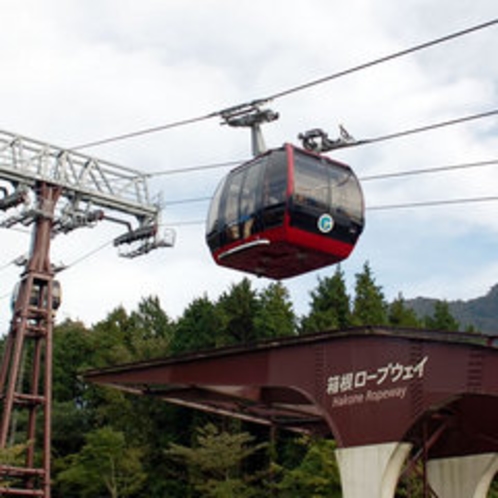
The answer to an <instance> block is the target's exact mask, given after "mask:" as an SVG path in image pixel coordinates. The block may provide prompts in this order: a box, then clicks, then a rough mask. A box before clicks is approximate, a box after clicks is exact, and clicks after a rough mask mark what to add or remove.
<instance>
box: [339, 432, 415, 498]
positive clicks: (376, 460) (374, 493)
mask: <svg viewBox="0 0 498 498" xmlns="http://www.w3.org/2000/svg"><path fill="white" fill-rule="evenodd" d="M411 448H412V445H411V444H409V443H400V442H394V443H385V444H375V445H369V446H355V447H352V448H340V449H337V450H336V455H337V461H338V463H339V471H340V474H341V484H342V492H343V498H365V497H366V496H368V497H369V498H393V497H394V492H395V490H396V484H397V482H398V479H399V476H400V473H401V469H402V466H403V463H404V461H405V460H406V458H407V456H408V454H409V453H410V450H411Z"/></svg>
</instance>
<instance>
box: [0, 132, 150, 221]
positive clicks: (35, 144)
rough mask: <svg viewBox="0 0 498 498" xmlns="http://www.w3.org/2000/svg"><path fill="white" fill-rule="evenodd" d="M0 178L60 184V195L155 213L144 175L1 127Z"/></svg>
mask: <svg viewBox="0 0 498 498" xmlns="http://www.w3.org/2000/svg"><path fill="white" fill-rule="evenodd" d="M0 179H3V180H7V181H10V182H12V183H14V184H18V183H20V184H26V185H29V186H33V185H34V184H35V183H36V182H39V181H43V182H47V183H50V184H52V185H58V186H60V187H62V196H63V197H66V198H69V199H74V198H78V199H79V200H81V201H83V202H91V203H92V204H93V205H97V206H100V207H104V208H111V209H114V210H117V211H121V212H125V213H127V214H132V215H135V216H137V217H145V218H149V217H155V216H156V215H157V212H158V208H157V207H156V206H154V205H153V204H152V202H151V201H150V199H149V192H148V188H147V183H146V175H144V174H143V173H141V172H139V171H136V170H133V169H130V168H125V167H123V166H118V165H116V164H113V163H110V162H107V161H102V160H100V159H96V158H94V157H91V156H87V155H85V154H81V153H80V152H75V151H72V150H69V149H63V148H60V147H56V146H54V145H49V144H46V143H43V142H41V141H37V140H33V139H31V138H26V137H23V136H21V135H17V134H13V133H9V132H6V131H1V130H0Z"/></svg>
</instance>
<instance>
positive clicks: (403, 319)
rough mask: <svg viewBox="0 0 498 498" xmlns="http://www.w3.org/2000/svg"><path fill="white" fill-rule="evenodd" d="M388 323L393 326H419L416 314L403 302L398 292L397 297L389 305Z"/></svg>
mask: <svg viewBox="0 0 498 498" xmlns="http://www.w3.org/2000/svg"><path fill="white" fill-rule="evenodd" d="M388 318H389V325H393V326H394V327H413V328H418V327H420V326H421V324H420V320H419V319H418V318H417V314H416V313H415V311H413V310H412V309H411V308H408V307H407V306H406V304H405V299H404V298H403V295H402V294H401V293H400V294H398V297H397V298H396V299H395V300H394V301H393V302H392V303H391V304H390V305H389V315H388Z"/></svg>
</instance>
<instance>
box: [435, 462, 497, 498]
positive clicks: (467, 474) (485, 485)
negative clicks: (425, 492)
mask: <svg viewBox="0 0 498 498" xmlns="http://www.w3.org/2000/svg"><path fill="white" fill-rule="evenodd" d="M427 472H428V478H429V482H430V484H431V487H432V489H434V491H435V492H436V493H437V495H438V497H439V498H486V496H487V493H488V490H489V487H490V486H491V482H492V481H493V477H494V475H495V474H496V472H498V454H497V453H486V454H482V455H469V456H465V457H454V458H439V459H434V460H430V461H429V462H428V463H427Z"/></svg>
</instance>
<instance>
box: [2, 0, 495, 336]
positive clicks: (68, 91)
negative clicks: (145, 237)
mask: <svg viewBox="0 0 498 498" xmlns="http://www.w3.org/2000/svg"><path fill="white" fill-rule="evenodd" d="M497 14H498V8H497V6H496V0H458V1H455V0H430V1H429V0H404V1H403V2H400V1H398V0H350V1H348V2H337V1H335V2H333V1H330V0H307V1H306V2H302V1H301V2H297V1H294V0H140V1H138V0H135V1H130V0H98V1H97V0H86V1H84V2H83V1H74V0H64V1H63V0H44V1H43V2H40V1H37V0H25V1H24V2H19V1H15V0H3V2H2V29H1V30H0V63H1V69H2V70H1V75H2V77H1V83H0V90H1V91H0V104H1V106H0V108H1V114H0V128H1V129H3V130H6V131H9V132H14V133H19V134H21V135H24V136H27V137H32V138H35V139H39V140H43V141H46V142H48V143H52V144H55V145H58V146H61V147H64V148H71V147H75V146H78V145H81V144H86V143H88V142H92V141H95V140H100V139H105V138H107V137H111V136H115V135H120V134H123V133H128V132H134V131H137V130H141V129H146V128H149V127H155V126H159V125H163V124H167V123H171V122H175V121H178V120H183V119H188V118H193V117H198V116H203V115H205V114H207V113H211V112H213V111H218V110H221V109H223V108H226V107H229V106H232V105H235V104H239V103H243V102H247V101H251V100H254V99H258V98H263V97H266V96H268V95H273V94H275V93H279V92H281V91H284V90H287V89H289V88H293V87H295V86H296V85H299V84H301V83H306V82H309V81H313V80H315V79H317V78H321V77H323V76H327V75H331V74H334V73H336V72H339V71H342V70H344V69H348V68H350V67H354V66H356V65H359V64H363V63H365V62H369V61H371V60H374V59H377V58H379V57H382V56H385V55H388V54H391V53H394V52H397V51H399V50H403V49H405V48H408V47H411V46H414V45H417V44H419V43H423V42H426V41H430V40H432V39H435V38H439V37H441V36H444V35H446V34H449V33H452V32H455V31H459V30H462V29H465V28H467V27H470V26H473V25H477V24H480V23H483V22H486V21H490V20H492V19H494V18H496V17H498V15H497ZM497 49H498V27H497V26H494V27H491V28H488V29H486V30H482V31H479V32H476V33H473V34H470V35H468V36H465V37H461V38H458V39H456V40H453V41H451V42H448V43H445V44H441V45H438V46H435V47H433V48H431V49H428V50H425V51H423V52H418V53H416V54H412V55H410V56H407V57H404V58H400V59H397V60H394V61H391V62H388V63H385V64H381V65H378V66H376V67H373V68H370V69H365V70H363V71H358V72H356V73H354V74H351V75H349V76H345V77H342V78H338V79H335V80H333V81H329V82H327V83H324V84H321V85H317V86H314V87H313V88H309V89H307V90H303V91H301V92H296V93H293V94H291V95H287V96H285V97H282V98H280V99H276V100H275V101H274V102H272V103H271V108H272V109H273V110H275V111H277V112H279V114H280V119H279V120H278V121H277V122H274V123H271V124H269V125H267V126H266V127H265V128H264V133H265V137H266V141H267V144H268V145H269V146H270V147H277V146H280V145H281V144H282V143H284V142H294V143H297V135H298V134H299V133H301V132H303V131H306V130H308V129H310V128H315V127H321V128H323V129H325V130H326V131H327V132H328V133H329V135H330V136H331V137H333V138H335V137H336V136H337V133H338V128H337V127H338V125H339V124H343V125H344V126H345V128H346V129H347V130H348V131H349V132H350V133H351V134H352V135H353V136H354V137H356V138H358V139H362V138H372V137H377V136H382V135H385V134H389V133H393V132H397V131H402V130H405V129H410V128H415V127H418V126H424V125H428V124H431V123H437V122H440V121H445V120H448V119H453V118H459V117H462V116H467V115H472V114H477V113H481V112H487V111H492V110H495V109H497V108H498V65H497V64H496V60H495V59H496V57H495V54H496V52H497ZM497 132H498V126H497V119H496V117H495V118H489V119H483V120H479V121H474V122H470V123H467V124H464V125H459V126H453V127H448V128H443V129H440V130H437V131H433V132H430V133H424V134H419V135H413V136H410V137H405V138H402V139H399V140H393V141H388V142H383V143H378V144H372V145H368V146H364V147H358V148H351V149H346V150H340V151H336V152H335V153H334V154H331V155H332V156H333V157H335V158H337V159H339V160H341V161H343V162H346V163H348V164H350V165H351V166H352V167H353V168H354V170H355V171H356V173H357V175H358V176H359V177H360V178H362V177H367V176H371V175H377V174H382V173H388V172H397V171H405V170H410V169H419V168H420V169H425V168H432V167H440V166H445V165H454V164H462V163H469V162H475V161H486V160H494V159H498V152H497V147H496V146H497V144H498V138H497ZM85 153H87V154H90V155H93V156H95V157H98V158H101V159H106V160H109V161H113V162H115V163H118V164H121V165H123V166H127V167H131V168H134V169H137V170H140V171H143V172H144V173H152V172H166V171H168V170H174V169H178V168H189V167H192V166H198V165H205V164H208V165H209V164H215V163H219V162H225V161H232V160H241V161H242V160H244V159H246V158H248V157H249V156H250V137H249V132H248V131H247V130H243V129H232V128H228V127H226V126H220V123H219V120H217V119H212V120H206V121H203V122H200V123H197V124H194V125H189V126H184V127H178V128H175V129H170V130H165V131H162V132H159V133H153V134H148V135H143V136H140V137H137V138H133V139H128V140H123V141H118V142H114V143H109V144H107V145H101V146H98V147H92V148H88V149H85ZM227 172H228V169H227V168H219V169H212V170H204V171H201V172H195V173H194V172H191V173H183V174H176V175H159V176H153V177H151V180H150V185H149V187H150V191H151V194H152V195H153V196H160V198H161V200H162V202H163V204H164V205H165V209H164V212H163V214H162V221H163V223H164V224H165V225H168V226H171V227H175V228H176V232H177V243H176V246H175V247H174V248H171V249H162V250H159V251H156V252H154V253H151V254H149V255H147V256H145V257H143V258H139V259H133V260H129V259H123V258H119V257H118V255H117V253H116V251H115V249H114V248H113V247H112V244H109V242H110V241H111V240H112V239H113V238H114V237H115V236H116V235H119V234H120V233H121V232H122V230H123V227H122V226H119V225H113V224H111V223H109V222H102V223H101V224H99V225H98V226H97V227H96V228H93V229H81V230H79V231H76V232H72V233H71V234H69V235H60V236H58V237H57V238H55V239H54V241H53V244H52V261H53V262H54V263H59V262H63V263H65V264H68V265H72V264H73V263H74V265H73V266H71V267H70V268H69V269H68V270H66V271H64V272H62V273H60V275H59V279H60V281H61V284H62V288H63V305H62V307H61V310H60V312H59V315H58V319H59V320H62V319H65V318H68V317H69V318H73V319H81V320H83V321H84V322H85V323H87V324H88V325H91V324H92V323H95V322H96V321H98V320H100V319H103V318H105V316H106V315H107V313H108V312H110V311H111V310H112V309H113V308H115V307H116V306H119V305H123V306H125V307H126V308H127V309H128V310H132V309H134V308H135V307H136V305H137V303H138V301H139V300H140V299H141V298H142V297H144V296H149V295H157V296H158V297H159V298H160V300H161V303H162V306H163V307H164V309H165V310H166V311H167V313H168V314H169V315H170V316H171V317H173V318H175V317H177V316H179V315H180V314H181V313H182V311H183V309H184V307H185V306H186V305H187V304H188V303H189V302H191V301H192V300H193V299H194V298H195V297H200V296H202V295H204V294H206V295H207V296H208V297H210V298H211V299H216V298H217V297H218V296H219V294H220V293H221V292H223V291H224V290H227V289H228V287H229V285H230V284H231V283H236V282H239V281H240V280H241V279H242V278H243V277H244V275H243V274H241V273H238V272H235V271H233V270H228V269H223V268H218V267H216V266H215V264H214V262H213V261H212V260H211V257H210V254H209V251H208V250H207V247H206V245H205V242H204V225H203V223H202V222H203V220H204V219H205V217H206V213H207V209H208V203H207V202H195V203H193V202H192V203H185V204H173V205H171V206H169V207H168V206H167V203H168V202H174V201H178V200H184V199H196V198H203V197H208V196H210V195H211V194H212V193H213V191H214V189H215V188H216V185H217V183H218V182H219V181H220V179H221V178H222V177H223V176H224V175H225V174H226V173H227ZM363 189H364V193H365V199H366V206H367V212H366V229H365V232H364V234H363V235H362V237H361V239H360V241H359V243H358V245H357V248H356V250H355V252H354V254H353V255H352V256H351V257H350V258H349V260H347V261H346V262H344V263H343V269H344V271H345V274H346V278H347V281H348V284H349V285H350V287H351V288H352V287H353V286H354V275H355V274H356V273H358V272H359V271H361V268H362V266H363V264H364V263H365V262H366V261H368V262H369V263H370V266H371V268H372V270H373V272H374V275H375V277H376V279H377V283H378V284H379V285H381V286H382V288H383V290H384V292H385V294H386V297H387V298H388V299H392V298H394V297H396V295H397V294H398V293H400V292H401V293H402V294H403V295H404V296H405V298H412V297H416V296H420V295H423V296H427V297H435V298H440V299H470V298H474V297H478V296H480V295H483V294H485V293H486V292H487V291H488V290H489V289H490V287H491V286H492V285H494V284H496V283H498V256H497V254H498V216H496V213H497V212H498V202H487V203H484V202H483V203H474V204H458V205H449V206H439V207H424V208H412V209H390V210H376V209H373V208H375V207H379V206H386V205H394V204H400V203H402V204H404V203H410V202H424V201H433V200H437V201H439V200H446V199H461V198H475V197H486V196H497V195H498V165H491V166H487V167H481V168H468V169H462V170H457V171H452V172H446V173H439V174H431V175H417V176H405V177H401V178H395V179H391V180H376V181H374V180H370V181H364V182H363ZM190 222H196V223H193V224H190ZM1 237H2V245H1V247H0V268H1V269H0V272H1V278H0V295H1V296H2V298H1V299H0V332H5V331H6V330H7V327H8V322H9V319H10V308H9V301H10V299H9V297H7V296H9V295H10V293H11V290H12V288H13V287H14V285H15V283H16V281H17V280H18V278H19V274H20V268H19V267H16V266H14V265H13V264H11V262H12V260H13V259H14V258H16V257H17V256H19V255H21V254H23V253H27V251H28V250H29V244H30V236H29V234H28V233H22V232H19V231H13V230H5V229H3V230H1ZM98 248H101V249H100V250H98V251H96V252H95V253H94V254H93V255H91V256H90V254H91V253H92V252H93V251H94V250H97V249H98ZM333 272H334V268H328V269H325V270H321V271H319V272H314V273H311V274H308V275H305V276H301V277H297V278H294V279H292V280H288V281H286V282H285V284H286V285H287V287H288V289H289V291H290V292H291V296H292V299H293V302H294V307H295V310H296V312H297V313H299V314H302V313H305V312H306V310H307V307H308V304H309V292H310V291H311V290H312V289H313V288H314V287H315V286H316V284H317V277H318V276H326V275H331V274H332V273H333ZM252 280H253V281H254V285H255V288H262V287H264V286H266V285H268V283H269V281H267V280H264V279H259V280H258V279H256V278H254V279H252Z"/></svg>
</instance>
